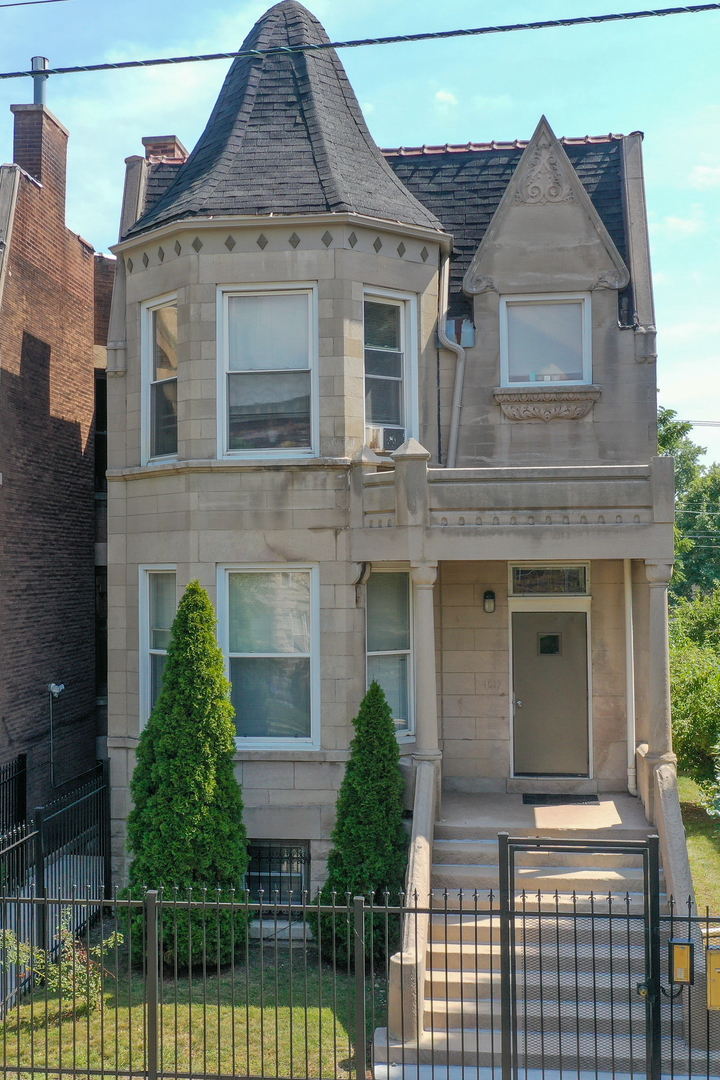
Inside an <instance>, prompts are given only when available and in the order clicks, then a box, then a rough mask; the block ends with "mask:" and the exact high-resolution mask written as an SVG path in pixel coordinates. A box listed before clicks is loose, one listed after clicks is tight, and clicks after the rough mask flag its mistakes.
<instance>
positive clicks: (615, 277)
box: [592, 266, 630, 290]
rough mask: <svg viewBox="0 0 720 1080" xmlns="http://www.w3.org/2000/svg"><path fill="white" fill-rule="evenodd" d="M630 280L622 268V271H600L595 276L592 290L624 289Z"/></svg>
mask: <svg viewBox="0 0 720 1080" xmlns="http://www.w3.org/2000/svg"><path fill="white" fill-rule="evenodd" d="M629 280H630V274H629V273H628V271H627V270H626V269H625V267H624V266H623V267H622V269H616V270H602V271H601V272H600V273H599V274H596V275H595V280H594V282H593V286H592V287H593V289H618V290H620V289H624V288H625V286H626V285H627V283H628V281H629Z"/></svg>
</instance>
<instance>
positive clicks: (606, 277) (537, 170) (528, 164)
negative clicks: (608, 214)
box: [463, 116, 630, 296]
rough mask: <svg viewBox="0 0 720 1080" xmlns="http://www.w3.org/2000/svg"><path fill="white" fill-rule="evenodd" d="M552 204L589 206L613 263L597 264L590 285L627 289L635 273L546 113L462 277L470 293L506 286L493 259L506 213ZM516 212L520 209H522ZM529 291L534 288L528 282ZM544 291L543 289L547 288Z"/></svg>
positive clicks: (587, 211) (593, 224) (593, 223)
mask: <svg viewBox="0 0 720 1080" xmlns="http://www.w3.org/2000/svg"><path fill="white" fill-rule="evenodd" d="M549 205H557V206H563V205H565V206H567V207H568V212H571V210H572V208H573V207H575V208H577V209H576V210H575V212H576V213H577V212H578V210H582V211H584V213H585V215H586V216H587V218H589V220H590V224H591V227H592V230H593V231H594V234H595V235H596V237H597V239H598V240H599V241H600V247H601V248H604V249H605V253H606V254H605V256H603V258H605V257H606V256H609V259H610V262H611V264H612V265H611V267H608V266H607V264H606V265H605V267H604V268H601V267H598V270H597V272H596V273H595V274H594V275H592V277H591V278H590V279H589V280H588V283H587V286H586V288H587V289H589V290H593V289H617V290H620V289H624V288H625V286H626V285H627V284H628V282H629V281H630V273H629V271H628V268H627V266H626V265H625V262H624V260H623V258H622V255H621V254H620V252H619V251H618V249H617V247H616V246H615V243H614V242H613V239H612V237H611V236H610V233H609V232H608V231H607V229H606V227H605V225H604V224H603V221H602V219H601V217H600V215H599V214H598V212H597V210H596V209H595V206H594V205H593V202H592V199H591V198H590V196H589V194H588V192H587V190H586V188H585V186H584V185H583V183H582V181H581V179H580V177H579V176H578V174H577V173H576V171H575V169H574V168H573V165H572V162H571V161H570V158H569V157H568V156H567V154H566V152H565V149H564V147H563V145H562V143H561V142H560V141H559V140H558V139H557V138H556V137H555V134H554V132H553V130H552V128H551V127H550V125H549V123H548V122H547V120H546V118H545V117H544V116H542V117H541V118H540V122H539V124H538V126H537V127H536V129H535V133H534V134H533V137H532V138H531V140H530V142H529V143H528V145H527V147H526V148H525V151H524V153H523V155H522V157H521V158H520V161H519V162H518V166H517V168H516V170H515V173H514V175H513V177H512V179H511V181H510V183H509V184H508V186H507V189H506V191H505V194H504V195H503V197H502V199H501V200H500V202H499V204H498V206H497V209H496V210H495V213H494V214H493V217H492V220H491V222H490V224H489V225H488V227H487V229H486V231H485V235H484V236H483V238H482V241H481V242H480V246H479V247H478V249H477V251H476V252H475V255H474V256H473V260H472V262H471V263H470V266H469V267H468V270H467V272H466V274H465V278H464V280H463V289H464V291H465V293H466V294H467V295H468V296H478V295H479V294H480V293H484V292H490V291H496V292H501V291H503V289H502V285H500V284H498V281H497V278H498V274H497V273H494V272H493V270H492V269H491V266H490V265H489V264H492V262H493V253H494V252H496V251H497V249H498V241H499V239H500V237H501V235H502V232H503V230H504V228H505V222H506V218H507V217H508V215H509V214H511V213H512V212H513V210H514V209H515V208H521V207H525V206H527V207H543V206H549ZM517 212H520V211H519V210H518V211H517ZM524 291H528V292H529V291H532V287H531V286H528V287H527V288H526V289H525V290H524ZM543 291H544V290H543Z"/></svg>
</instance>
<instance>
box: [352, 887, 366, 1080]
mask: <svg viewBox="0 0 720 1080" xmlns="http://www.w3.org/2000/svg"><path fill="white" fill-rule="evenodd" d="M353 914H354V919H353V921H354V931H355V1076H356V1077H357V1080H365V1066H366V1062H367V1027H366V1017H365V897H364V896H356V897H355V898H354V901H353Z"/></svg>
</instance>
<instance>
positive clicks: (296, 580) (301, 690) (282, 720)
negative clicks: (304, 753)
mask: <svg viewBox="0 0 720 1080" xmlns="http://www.w3.org/2000/svg"><path fill="white" fill-rule="evenodd" d="M312 586H313V580H312V571H311V570H310V568H303V569H291V570H277V571H276V570H271V571H265V570H260V571H255V570H249V571H245V570H238V571H234V570H233V571H230V572H229V573H228V598H227V608H228V619H227V621H228V655H229V661H230V681H231V683H232V702H233V705H234V706H235V725H236V728H237V733H238V736H239V737H240V738H255V739H265V740H268V739H270V740H305V741H309V740H311V739H312V734H313V732H312V713H313V699H314V690H313V656H312V653H313V633H314V629H315V627H314V617H313V588H312Z"/></svg>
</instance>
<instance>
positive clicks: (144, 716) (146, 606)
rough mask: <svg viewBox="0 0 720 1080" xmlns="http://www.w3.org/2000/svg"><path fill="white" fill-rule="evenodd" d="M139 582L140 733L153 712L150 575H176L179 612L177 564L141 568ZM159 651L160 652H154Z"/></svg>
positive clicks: (151, 565) (159, 564)
mask: <svg viewBox="0 0 720 1080" xmlns="http://www.w3.org/2000/svg"><path fill="white" fill-rule="evenodd" d="M139 571H140V576H139V580H138V600H139V604H138V607H139V611H138V631H139V633H138V649H139V653H140V655H139V658H138V687H139V717H140V731H142V730H143V728H144V727H145V725H146V724H147V722H148V720H149V719H150V713H151V711H152V709H151V705H150V688H151V685H152V680H151V678H150V651H151V650H150V575H151V574H175V607H176V610H177V564H176V563H152V564H147V565H143V566H140V568H139ZM154 651H159V650H154Z"/></svg>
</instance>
